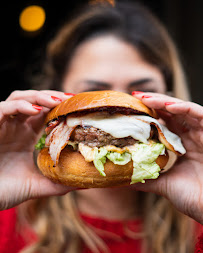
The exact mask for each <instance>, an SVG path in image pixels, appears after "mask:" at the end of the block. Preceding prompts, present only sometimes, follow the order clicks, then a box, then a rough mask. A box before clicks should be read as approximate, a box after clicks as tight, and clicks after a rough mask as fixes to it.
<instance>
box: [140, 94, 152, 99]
mask: <svg viewBox="0 0 203 253" xmlns="http://www.w3.org/2000/svg"><path fill="white" fill-rule="evenodd" d="M151 97H152V96H149V95H144V96H142V98H151Z"/></svg>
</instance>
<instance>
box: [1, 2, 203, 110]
mask: <svg viewBox="0 0 203 253" xmlns="http://www.w3.org/2000/svg"><path fill="white" fill-rule="evenodd" d="M117 1H119V0H117ZM134 1H136V0H134ZM11 2H12V3H11ZM85 2H87V1H84V0H83V1H79V0H73V1H71V0H68V1H65V2H64V1H47V0H46V1H45V0H44V1H43V0H41V1H37V0H36V1H34V0H27V1H20V0H19V1H1V5H0V6H1V7H0V10H1V12H0V13H1V14H0V22H1V38H0V45H1V47H0V76H1V93H0V100H5V99H6V97H7V96H8V95H9V94H10V92H12V91H13V90H15V89H29V88H31V84H32V83H33V82H34V81H35V78H36V76H37V75H38V74H39V73H40V71H41V66H42V62H43V59H44V54H45V47H46V44H47V42H48V41H49V40H50V39H51V38H52V37H53V36H54V35H55V33H56V31H57V29H58V28H59V27H60V25H62V24H63V23H64V22H65V21H66V20H68V18H70V16H72V15H73V13H74V12H76V10H77V9H78V7H82V5H83V4H84V3H85ZM139 2H141V3H143V4H145V5H146V6H148V7H149V8H150V9H151V10H152V12H153V13H154V14H155V15H156V16H158V17H159V19H160V20H161V21H162V22H163V23H164V24H165V25H166V27H167V29H168V31H169V33H170V34H171V36H172V38H173V39H174V40H175V42H176V45H177V46H178V49H179V52H180V55H181V59H182V62H183V65H184V67H185V70H186V74H187V77H188V81H189V85H190V91H191V94H192V99H193V101H194V102H197V103H199V104H202V105H203V96H202V94H203V73H202V72H203V58H202V56H203V1H202V0H193V1H192V0H141V1H139ZM32 4H35V5H41V6H42V7H44V9H45V11H46V21H45V25H44V27H43V28H42V30H41V31H40V32H38V33H36V34H32V35H31V34H28V33H25V32H23V31H22V29H21V28H20V26H19V15H20V12H21V11H22V10H23V9H24V8H25V7H26V6H29V5H32Z"/></svg>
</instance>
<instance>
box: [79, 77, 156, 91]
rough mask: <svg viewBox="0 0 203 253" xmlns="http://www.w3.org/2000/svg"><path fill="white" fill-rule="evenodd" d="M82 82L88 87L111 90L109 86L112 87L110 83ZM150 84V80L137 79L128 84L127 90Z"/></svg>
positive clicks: (151, 80)
mask: <svg viewBox="0 0 203 253" xmlns="http://www.w3.org/2000/svg"><path fill="white" fill-rule="evenodd" d="M83 82H85V83H86V84H89V85H97V86H100V87H103V88H105V89H111V86H112V85H111V84H110V83H107V82H103V81H96V80H84V81H83ZM150 82H153V79H152V78H142V79H138V80H136V81H132V82H130V83H129V85H128V88H131V87H133V86H136V85H141V84H145V83H150Z"/></svg>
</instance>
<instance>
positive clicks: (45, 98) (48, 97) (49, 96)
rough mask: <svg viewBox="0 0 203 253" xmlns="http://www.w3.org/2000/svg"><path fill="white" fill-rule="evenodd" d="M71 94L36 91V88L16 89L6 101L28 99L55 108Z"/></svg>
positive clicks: (33, 102)
mask: <svg viewBox="0 0 203 253" xmlns="http://www.w3.org/2000/svg"><path fill="white" fill-rule="evenodd" d="M70 97H71V96H68V95H65V93H63V92H60V91H48V90H44V91H36V90H26V91H14V92H12V93H11V95H10V96H9V97H8V98H7V100H6V101H13V100H26V101H27V102H30V103H31V104H36V105H40V106H44V107H47V108H53V107H55V106H56V105H57V104H59V103H61V102H62V101H64V100H66V99H68V98H70Z"/></svg>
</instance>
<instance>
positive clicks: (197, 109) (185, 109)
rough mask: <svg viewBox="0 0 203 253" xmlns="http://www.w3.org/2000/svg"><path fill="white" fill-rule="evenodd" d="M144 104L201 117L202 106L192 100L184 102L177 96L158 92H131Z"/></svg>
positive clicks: (202, 113) (202, 115) (202, 116)
mask: <svg viewBox="0 0 203 253" xmlns="http://www.w3.org/2000/svg"><path fill="white" fill-rule="evenodd" d="M133 96H134V97H136V98H138V99H140V100H141V101H142V102H143V103H144V104H145V105H147V106H149V107H150V108H154V109H159V110H160V109H161V110H165V111H167V112H169V113H172V114H177V115H179V114H180V115H187V116H190V117H193V118H197V119H203V107H202V106H200V105H198V104H195V103H193V102H185V101H183V100H180V99H178V98H174V97H169V96H167V95H163V94H158V93H149V92H148V93H136V92H135V93H133Z"/></svg>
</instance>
